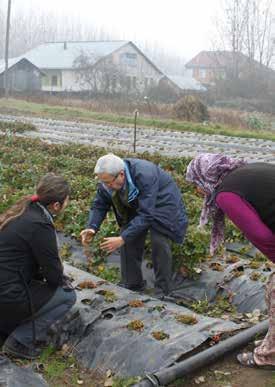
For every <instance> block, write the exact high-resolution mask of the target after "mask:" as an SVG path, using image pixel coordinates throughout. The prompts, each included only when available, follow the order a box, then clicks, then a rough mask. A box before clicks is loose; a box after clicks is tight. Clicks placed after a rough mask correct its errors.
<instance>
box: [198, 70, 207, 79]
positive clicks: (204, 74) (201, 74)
mask: <svg viewBox="0 0 275 387" xmlns="http://www.w3.org/2000/svg"><path fill="white" fill-rule="evenodd" d="M199 74H200V78H202V79H205V78H206V70H205V69H200V73H199Z"/></svg>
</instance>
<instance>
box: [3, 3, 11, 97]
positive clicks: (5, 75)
mask: <svg viewBox="0 0 275 387" xmlns="http://www.w3.org/2000/svg"><path fill="white" fill-rule="evenodd" d="M10 17H11V0H8V12H7V25H6V44H5V74H4V89H5V97H6V98H8V96H9V82H8V68H9V41H10Z"/></svg>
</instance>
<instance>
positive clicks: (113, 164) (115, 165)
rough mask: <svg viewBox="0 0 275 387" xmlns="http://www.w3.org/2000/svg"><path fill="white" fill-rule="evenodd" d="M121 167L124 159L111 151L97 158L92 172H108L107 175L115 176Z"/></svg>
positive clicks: (122, 167)
mask: <svg viewBox="0 0 275 387" xmlns="http://www.w3.org/2000/svg"><path fill="white" fill-rule="evenodd" d="M123 169H124V161H123V160H122V159H121V158H120V157H118V156H116V155H114V154H113V153H108V154H107V155H105V156H102V157H100V158H99V159H98V160H97V162H96V165H95V169H94V172H95V174H96V175H98V174H101V173H108V174H109V175H112V176H116V175H118V174H119V172H120V171H122V170H123Z"/></svg>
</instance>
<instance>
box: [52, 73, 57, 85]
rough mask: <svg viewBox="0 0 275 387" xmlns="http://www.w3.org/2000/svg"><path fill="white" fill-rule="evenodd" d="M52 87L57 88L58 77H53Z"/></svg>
mask: <svg viewBox="0 0 275 387" xmlns="http://www.w3.org/2000/svg"><path fill="white" fill-rule="evenodd" d="M52 86H57V75H52Z"/></svg>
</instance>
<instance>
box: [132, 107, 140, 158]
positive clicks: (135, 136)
mask: <svg viewBox="0 0 275 387" xmlns="http://www.w3.org/2000/svg"><path fill="white" fill-rule="evenodd" d="M134 113H135V120H134V144H133V146H134V153H136V142H137V117H138V114H139V111H138V110H135V112H134Z"/></svg>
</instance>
